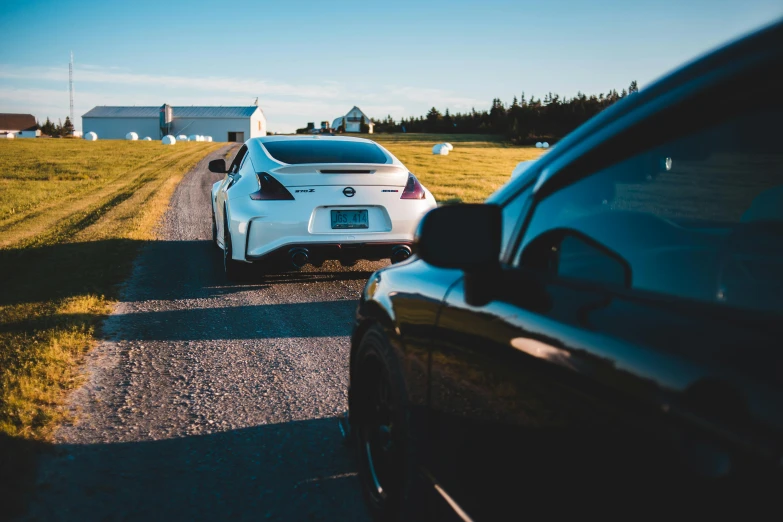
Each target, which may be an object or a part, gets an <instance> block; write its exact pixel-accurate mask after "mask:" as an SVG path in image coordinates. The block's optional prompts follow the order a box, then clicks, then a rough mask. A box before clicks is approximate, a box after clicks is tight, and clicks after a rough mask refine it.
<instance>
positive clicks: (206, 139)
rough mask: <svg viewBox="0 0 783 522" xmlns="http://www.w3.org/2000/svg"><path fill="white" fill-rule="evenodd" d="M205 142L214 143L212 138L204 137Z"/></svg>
mask: <svg viewBox="0 0 783 522" xmlns="http://www.w3.org/2000/svg"><path fill="white" fill-rule="evenodd" d="M204 141H208V142H210V143H211V142H212V136H204Z"/></svg>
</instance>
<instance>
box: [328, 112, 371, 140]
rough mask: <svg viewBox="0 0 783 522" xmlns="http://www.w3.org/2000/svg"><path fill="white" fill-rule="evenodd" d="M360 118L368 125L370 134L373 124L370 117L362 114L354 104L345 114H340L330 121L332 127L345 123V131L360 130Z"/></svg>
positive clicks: (335, 127)
mask: <svg viewBox="0 0 783 522" xmlns="http://www.w3.org/2000/svg"><path fill="white" fill-rule="evenodd" d="M362 119H364V121H365V123H367V125H368V126H369V127H370V134H372V132H373V129H374V128H375V124H374V123H373V122H372V120H370V117H369V116H367V115H366V114H364V112H363V111H362V110H361V109H360V108H359V107H357V106H355V105H354V107H353V109H351V110H350V111H348V114H346V115H345V116H340V117H338V118H336V119H335V120H334V121H333V122H332V128H333V129H337V128H339V127H340V125H343V124H345V127H344V128H345V132H361V125H362Z"/></svg>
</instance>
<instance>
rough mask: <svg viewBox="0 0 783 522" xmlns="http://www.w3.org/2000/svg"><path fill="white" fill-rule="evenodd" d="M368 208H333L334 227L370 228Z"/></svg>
mask: <svg viewBox="0 0 783 522" xmlns="http://www.w3.org/2000/svg"><path fill="white" fill-rule="evenodd" d="M369 226H370V225H369V224H368V222H367V211H366V210H332V228H369Z"/></svg>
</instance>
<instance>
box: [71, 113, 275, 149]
mask: <svg viewBox="0 0 783 522" xmlns="http://www.w3.org/2000/svg"><path fill="white" fill-rule="evenodd" d="M82 130H83V131H84V132H85V133H87V132H94V133H96V134H97V135H98V136H99V137H100V139H102V140H121V139H125V136H126V135H127V134H128V133H130V132H135V133H136V134H138V135H139V136H152V137H153V138H154V139H160V138H162V137H163V136H166V135H168V134H171V135H174V136H178V135H180V134H184V135H193V134H197V135H202V136H212V139H213V140H214V141H236V142H244V141H245V140H248V139H250V138H257V137H259V136H266V118H265V117H264V111H262V110H261V107H259V106H257V105H251V106H249V107H194V106H192V107H172V106H170V105H163V106H162V107H108V106H98V107H94V108H93V109H91V110H90V111H88V112H86V113H85V114H84V115H83V116H82Z"/></svg>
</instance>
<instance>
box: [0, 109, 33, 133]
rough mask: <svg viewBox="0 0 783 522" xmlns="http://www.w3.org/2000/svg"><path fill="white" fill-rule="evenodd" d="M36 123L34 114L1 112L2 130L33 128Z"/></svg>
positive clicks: (0, 127) (0, 123)
mask: <svg viewBox="0 0 783 522" xmlns="http://www.w3.org/2000/svg"><path fill="white" fill-rule="evenodd" d="M35 125H36V122H35V116H33V115H32V114H10V113H0V129H2V130H32V128H33V127H35Z"/></svg>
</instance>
